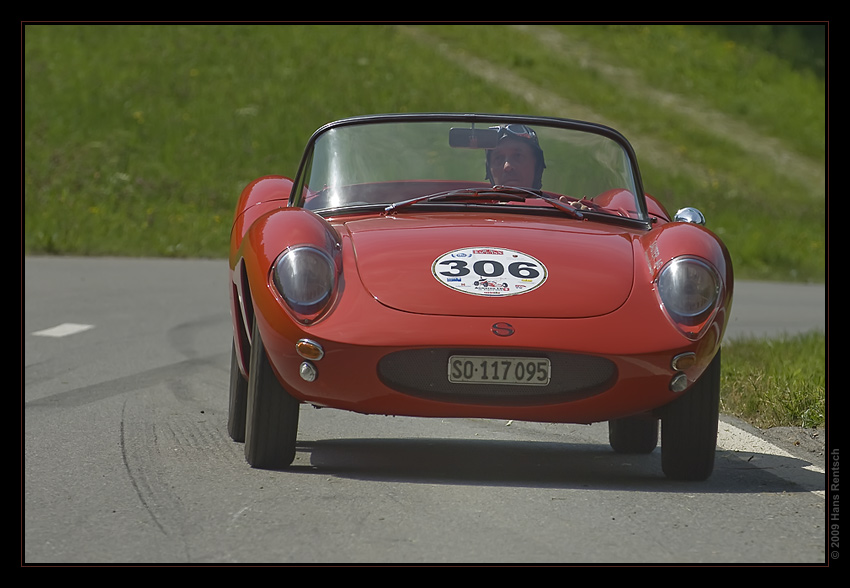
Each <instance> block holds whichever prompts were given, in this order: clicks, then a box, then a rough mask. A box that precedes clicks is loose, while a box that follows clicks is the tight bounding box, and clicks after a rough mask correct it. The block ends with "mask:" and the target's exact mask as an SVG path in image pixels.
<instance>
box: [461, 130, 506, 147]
mask: <svg viewBox="0 0 850 588" xmlns="http://www.w3.org/2000/svg"><path fill="white" fill-rule="evenodd" d="M498 143H499V130H498V129H461V128H453V129H449V146H451V147H457V148H460V149H494V148H495V147H496V146H497V145H498Z"/></svg>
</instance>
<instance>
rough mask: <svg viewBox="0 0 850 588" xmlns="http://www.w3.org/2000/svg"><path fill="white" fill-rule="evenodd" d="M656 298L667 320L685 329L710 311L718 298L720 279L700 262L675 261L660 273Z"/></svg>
mask: <svg viewBox="0 0 850 588" xmlns="http://www.w3.org/2000/svg"><path fill="white" fill-rule="evenodd" d="M658 295H659V296H660V298H661V302H662V304H664V308H665V310H666V311H667V312H668V314H670V316H671V318H673V319H674V320H676V321H677V322H681V323H682V324H685V325H695V324H698V323H701V322H703V321H704V320H705V319H706V318H708V316H709V315H710V314H711V312H712V311H713V310H714V308H715V305H716V303H717V299H718V296H719V295H720V278H719V277H718V275H717V272H716V271H714V269H713V268H712V267H711V266H710V265H708V264H707V263H705V262H704V261H701V260H699V259H696V258H692V257H679V258H676V259H674V260H672V261H671V262H670V263H668V264H667V265H666V266H665V267H664V269H662V270H661V273H660V274H659V276H658Z"/></svg>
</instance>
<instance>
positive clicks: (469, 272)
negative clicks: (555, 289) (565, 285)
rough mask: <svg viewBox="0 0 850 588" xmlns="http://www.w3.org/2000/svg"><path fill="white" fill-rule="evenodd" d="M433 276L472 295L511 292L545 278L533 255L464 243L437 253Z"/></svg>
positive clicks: (543, 268) (521, 290)
mask: <svg viewBox="0 0 850 588" xmlns="http://www.w3.org/2000/svg"><path fill="white" fill-rule="evenodd" d="M431 272H432V273H433V274H434V277H435V278H437V280H439V281H440V283H442V284H443V285H445V286H448V287H449V288H451V289H452V290H457V291H458V292H463V293H464V294H473V295H475V296H515V295H517V294H525V293H526V292H531V291H532V290H534V289H535V288H539V287H540V286H541V285H542V284H543V282H545V281H546V275H547V271H546V266H544V265H543V264H542V263H540V262H539V261H538V260H536V259H535V258H533V257H531V256H530V255H527V254H525V253H521V252H519V251H512V250H510V249H501V248H499V247H466V248H464V249H455V250H454V251H449V252H448V253H444V254H443V255H441V256H440V257H438V258H437V259H436V260H435V261H434V264H433V265H432V266H431Z"/></svg>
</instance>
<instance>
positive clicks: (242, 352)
mask: <svg viewBox="0 0 850 588" xmlns="http://www.w3.org/2000/svg"><path fill="white" fill-rule="evenodd" d="M291 189H292V181H291V180H289V179H287V178H284V177H280V176H270V177H266V178H261V179H259V180H257V181H256V182H254V183H252V184H251V185H249V186H248V187H247V188H246V189H245V191H244V192H243V194H242V196H241V198H240V200H239V204H238V205H237V211H236V218H235V222H234V226H233V231H232V234H231V249H230V270H231V310H232V315H233V323H234V324H233V326H234V343H235V348H236V356H237V359H238V364H239V369H240V371H241V372H242V373H243V374H245V375H247V365H248V354H249V346H250V333H251V329H250V328H248V325H250V324H252V321H254V320H256V321H257V325H258V328H259V331H260V333H261V336H262V339H263V342H264V344H265V347H266V351H267V355H268V358H269V361H270V363H271V365H272V367H273V369H274V371H275V373H276V375H277V376H278V378H279V380H280V381H281V383H282V385H283V386H284V388H285V389H286V390H287V391H288V392H289V393H290V394H291V395H292V396H293V397H295V398H296V399H298V400H300V401H302V402H305V403H310V404H314V405H316V406H321V407H333V408H340V409H345V410H350V411H355V412H361V413H370V414H392V415H409V416H426V417H481V418H499V419H516V420H529V421H542V422H570V423H589V422H597V421H606V420H611V419H615V418H620V417H625V416H630V415H637V414H641V413H646V412H651V411H653V410H654V409H656V408H659V407H662V406H664V405H666V404H668V403H670V402H671V401H672V400H674V399H675V398H676V397H677V396H679V393H676V392H673V391H671V390H670V388H669V383H670V380H671V378H672V377H673V375H674V374H675V373H676V370H674V369H673V367H671V361H672V360H673V358H674V357H675V356H677V355H680V354H683V353H689V352H690V353H693V354H694V361H693V362H692V365H690V366H688V367H685V368H683V371H685V373H686V374H687V376H688V381H689V382H694V381H696V380H697V379H698V378H699V377H700V375H701V374H702V373H703V371H704V370H705V369H706V367H707V366H708V364H709V363H710V362H711V360H712V358H713V357H714V355H715V354H716V353H717V351H718V349H719V346H720V342H721V339H722V336H723V332H724V330H725V325H726V322H727V320H728V316H729V311H730V308H731V300H732V288H731V284H732V265H731V262H730V259H729V254H728V252H727V251H726V249H725V248H724V247H723V245H722V244H721V243H720V242H719V240H718V239H717V238H716V237H714V235H712V234H711V233H710V232H709V231H708V230H706V229H704V228H703V227H701V226H697V225H693V224H688V223H680V222H671V221H670V218H669V215H668V214H667V213H666V211H665V210H664V208H663V207H662V206H661V205H660V204H659V203H657V202H656V201H655V200H654V199H653V198H651V197H649V196H647V209H648V210H649V213H650V215H651V216H652V217H653V219H654V222H653V225H652V228H651V230H648V231H647V230H637V229H634V228H629V227H624V226H617V225H614V224H605V223H597V222H588V221H587V220H576V219H566V220H565V219H564V218H557V219H555V218H547V217H538V216H530V215H516V214H510V213H505V214H498V213H493V212H491V211H488V212H463V213H458V212H433V213H431V212H427V213H426V212H419V213H416V214H415V215H414V214H411V215H405V214H397V215H380V214H374V213H373V214H362V215H352V214H346V215H340V216H326V217H325V218H322V217H320V216H319V215H317V214H316V213H314V212H311V211H309V210H306V209H302V208H297V207H288V206H287V199H288V196H289V194H290V191H291ZM606 198H607V200H606ZM606 198H603V197H599V198H597V203H599V201H600V200H602V201H604V204H605V205H607V206H610V207H612V208H616V207H617V206H618V201H617V195H616V194H612V195H609V196H607V197H606ZM555 242H557V243H558V246H557V247H555V246H554V245H553V244H554V243H555ZM298 244H313V245H314V246H319V247H321V248H323V249H324V250H325V251H326V252H327V253H328V255H329V256H330V257H332V258H333V259H334V261H335V263H336V264H337V269H338V271H339V276H340V283H339V286H338V288H337V291H336V298H335V300H334V302H333V308H332V311H330V312H329V313H327V314H326V315H325V316H324V317H323V318H320V319H319V320H317V321H316V322H315V323H313V324H308V325H305V324H302V323H300V322H298V321H297V320H294V317H293V316H292V315H291V313H290V311H289V309H288V308H287V306H286V304H285V303H284V302H283V301H282V299H281V296H280V294H279V293H278V292H277V291H276V290H275V288H274V287H273V285H272V284H271V272H272V267H273V265H274V263H275V261H276V260H277V258H278V257H279V256H280V254H281V252H282V251H284V250H286V249H287V248H288V247H292V246H294V245H298ZM469 246H481V247H491V248H502V249H504V250H508V251H520V252H524V253H527V254H530V255H533V256H534V257H535V258H537V259H539V260H540V262H541V263H542V264H544V265H545V266H546V268H547V269H548V276H547V278H546V281H545V283H543V284H542V285H540V286H539V287H537V288H536V289H535V290H534V291H530V292H527V293H523V294H522V295H520V296H504V297H500V296H495V297H487V296H470V295H469V294H466V293H463V292H457V291H453V290H451V289H450V288H446V287H445V285H443V284H441V283H440V282H439V281H438V280H437V279H435V277H434V275H433V272H432V265H433V264H434V263H435V260H436V259H437V258H438V257H439V256H441V255H443V254H446V253H447V252H450V251H453V250H456V249H460V248H462V247H469ZM682 255H691V256H695V257H698V258H700V259H704V260H706V261H708V262H709V263H710V264H711V265H713V267H714V268H716V270H717V271H718V273H719V274H720V276H721V278H722V280H723V284H724V286H723V291H722V292H721V293H720V296H721V302H720V304H719V305H718V306H717V309H716V312H714V313H713V314H712V316H711V317H710V318H709V319H708V320H707V321H706V322H705V324H702V325H699V326H698V330H699V331H700V335H699V336H698V337H687V336H685V335H684V334H683V333H682V331H681V330H680V329H679V328H677V327H676V326H675V325H674V324H673V323H672V321H671V319H669V318H668V316H667V314H665V312H664V311H663V309H662V305H661V303H660V301H659V296H658V293H657V292H656V287H655V279H656V277H657V275H658V273H659V271H660V270H661V268H662V267H663V266H664V265H665V263H667V262H668V261H669V260H671V259H673V258H674V257H678V256H682ZM508 332H509V333H510V334H509V336H508V337H506V336H505V334H506V333H508ZM304 338H307V339H310V340H313V341H315V342H317V343H319V344H320V345H321V346H322V348H323V349H324V352H325V353H324V357H323V358H322V359H321V360H320V361H317V362H316V367H317V369H318V374H319V375H318V378H316V380H315V381H312V382H307V381H304V380H303V379H302V378H301V377H299V365H300V364H301V363H302V361H303V358H302V357H301V356H300V355H299V354H298V353H297V351H296V343H297V342H298V341H299V340H301V339H304ZM506 339H509V345H510V349H511V350H513V351H514V352H515V353H528V354H529V355H530V356H535V355H537V354H540V353H545V352H552V353H553V354H555V353H562V354H569V356H570V357H571V358H573V359H576V361H582V360H583V359H586V358H603V359H604V360H606V364H607V365H609V366H613V372H612V373H613V376H611V377H610V378H608V379H607V380H606V381H605V383H604V384H600V386H599V388H600V389H597V390H595V391H594V392H593V393H592V394H589V395H586V396H583V395H577V396H576V397H574V398H573V397H569V396H565V397H561V398H558V399H552V398H535V397H529V400H528V401H527V402H522V401H517V400H516V399H513V400H511V401H510V402H503V401H494V400H483V399H480V398H465V397H464V398H462V399H459V398H451V397H450V395H443V396H440V395H439V394H437V395H427V394H426V395H423V394H417V393H411V392H410V391H400V390H399V389H398V386H394V385H392V384H391V383H389V384H388V380H387V377H386V375H385V374H384V375H382V374H381V373H380V371H381V370H380V369H379V368H378V366H379V365H381V363H382V361H384V362H387V361H389V360H388V359H385V358H388V356H389V357H390V358H391V357H392V354H394V353H397V352H402V351H409V352H413V351H417V350H418V351H419V352H421V353H429V352H432V351H430V350H434V351H433V353H441V352H442V351H445V350H448V349H451V350H459V351H463V350H475V352H477V353H483V352H486V351H487V350H493V351H494V352H496V351H498V350H500V349H503V348H505V346H506ZM440 357H442V356H440ZM571 361H572V359H571ZM444 373H445V372H444Z"/></svg>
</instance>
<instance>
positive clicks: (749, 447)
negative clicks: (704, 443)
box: [717, 421, 826, 497]
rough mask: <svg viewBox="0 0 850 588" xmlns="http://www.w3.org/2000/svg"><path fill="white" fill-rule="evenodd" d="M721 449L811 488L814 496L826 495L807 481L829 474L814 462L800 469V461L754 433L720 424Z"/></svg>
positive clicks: (718, 438)
mask: <svg viewBox="0 0 850 588" xmlns="http://www.w3.org/2000/svg"><path fill="white" fill-rule="evenodd" d="M717 446H718V447H719V448H721V449H726V450H729V451H734V452H735V453H737V454H739V455H738V456H739V457H740V458H741V459H746V461H747V462H749V463H750V464H751V465H755V466H756V467H758V468H761V469H768V470H772V471H773V472H774V473H775V474H776V475H778V476H780V477H782V478H784V479H786V480H790V481H792V482H796V483H799V484H801V485H802V486H804V487H808V488H809V491H810V492H811V493H812V494H815V495H817V496H821V497H824V496H826V492H825V490H823V489H821V488H812V487H811V480H810V479H808V481H806V480H807V474H806V472H814V473H817V474H825V472H824V470H823V468H821V467H819V466H816V465H814V464H811V463H810V464H808V465H806V466H800V465H799V462H800V461H801V460H800V458H798V457H795V456H793V455H791V454H790V453H788V452H787V451H785V450H784V449H782V448H780V447H777V446H776V445H774V444H772V443H769V442H768V441H765V440H764V439H760V438H759V437H757V436H755V435H753V434H752V433H748V432H747V431H744V430H743V429H739V428H738V427H735V426H732V425H730V424H729V423H724V422H723V421H720V422H719V423H718V430H717ZM777 458H778V459H777ZM808 476H809V478H810V476H811V474H808ZM825 481H826V480H825V479H824V482H825Z"/></svg>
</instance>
